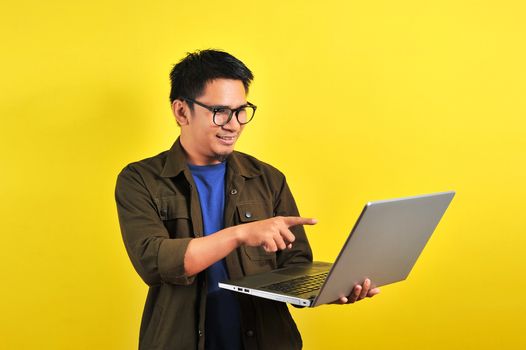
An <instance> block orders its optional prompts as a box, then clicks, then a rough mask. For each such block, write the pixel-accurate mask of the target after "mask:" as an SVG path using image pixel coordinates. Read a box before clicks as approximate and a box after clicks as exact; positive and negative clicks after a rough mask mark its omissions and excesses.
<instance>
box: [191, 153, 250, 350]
mask: <svg viewBox="0 0 526 350" xmlns="http://www.w3.org/2000/svg"><path fill="white" fill-rule="evenodd" d="M188 167H189V168H190V172H191V173H192V177H193V178H194V182H195V184H196V186H197V192H198V194H199V201H200V202H201V213H202V217H203V230H204V232H203V234H204V235H205V236H208V235H211V234H213V233H215V232H217V231H220V230H222V229H223V228H224V219H223V217H224V211H225V175H226V163H225V162H223V163H220V164H217V165H204V166H198V165H191V164H188ZM206 272H207V285H208V296H207V300H206V320H205V337H206V338H205V348H206V349H207V350H220V349H236V350H237V349H241V321H240V316H239V312H240V311H239V302H238V301H237V299H236V297H235V295H234V293H232V292H229V291H227V290H224V289H220V288H219V287H218V285H217V284H218V282H220V281H223V280H226V279H228V272H227V269H226V265H225V260H224V259H222V260H220V261H218V262H216V263H215V264H213V265H212V266H210V267H209V268H208V269H207V270H206Z"/></svg>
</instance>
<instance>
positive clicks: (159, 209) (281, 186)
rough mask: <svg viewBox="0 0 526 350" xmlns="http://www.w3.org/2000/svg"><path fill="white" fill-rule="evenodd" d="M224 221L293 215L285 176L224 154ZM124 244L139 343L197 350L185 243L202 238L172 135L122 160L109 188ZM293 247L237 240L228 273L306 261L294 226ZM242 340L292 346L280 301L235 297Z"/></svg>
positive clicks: (191, 188) (249, 345)
mask: <svg viewBox="0 0 526 350" xmlns="http://www.w3.org/2000/svg"><path fill="white" fill-rule="evenodd" d="M225 195H226V200H225V219H224V223H225V227H229V226H234V225H238V224H242V223H246V222H250V221H255V220H261V219H266V218H270V217H272V216H292V215H298V210H297V207H296V204H295V202H294V198H293V197H292V194H291V192H290V190H289V187H288V186H287V183H286V180H285V177H284V176H283V174H282V173H281V172H279V171H278V170H277V169H275V168H273V167H272V166H270V165H268V164H265V163H263V162H261V161H259V160H257V159H255V158H253V157H251V156H249V155H246V154H243V153H240V152H234V153H232V154H231V155H230V156H229V157H228V160H227V174H226V187H225ZM115 196H116V201H117V209H118V213H119V221H120V226H121V231H122V236H123V239H124V244H125V246H126V250H127V252H128V255H129V256H130V259H131V262H132V264H133V266H134V267H135V269H136V270H137V272H138V274H139V275H140V276H141V278H142V279H143V280H144V282H146V284H148V286H149V291H148V296H147V299H146V304H145V307H144V312H143V317H142V322H141V330H140V337H139V349H143V350H146V349H148V350H153V349H163V350H168V349H200V350H202V349H204V339H205V337H204V324H205V322H204V321H205V319H204V317H205V307H206V294H207V287H206V278H205V273H204V272H202V273H200V274H198V275H197V276H188V275H186V274H185V270H184V262H183V261H184V255H185V252H186V248H187V245H188V243H189V242H190V240H191V239H193V238H194V237H200V236H202V232H203V222H202V218H201V209H200V204H199V197H198V194H197V190H196V186H195V184H194V181H193V178H192V176H191V174H190V171H189V169H188V166H187V164H186V158H185V154H184V150H183V148H182V146H181V144H180V142H179V140H177V141H176V142H175V143H174V145H173V146H172V148H171V149H170V150H169V151H166V152H163V153H161V154H159V155H157V156H155V157H152V158H148V159H145V160H142V161H139V162H136V163H132V164H130V165H128V166H127V167H126V168H124V169H123V170H122V172H121V173H120V174H119V176H118V179H117V186H116V191H115ZM292 231H293V233H294V235H295V236H296V241H295V242H294V245H293V248H292V249H291V250H285V251H282V252H278V253H266V252H265V251H264V250H263V249H262V248H260V247H247V246H242V247H240V248H238V249H236V250H235V251H233V252H232V253H230V254H229V255H228V256H227V257H226V265H227V269H228V273H229V275H230V277H231V278H238V277H241V276H244V275H250V274H254V273H258V272H263V271H269V270H271V269H275V268H278V267H284V266H287V265H291V264H296V263H303V262H308V261H312V252H311V249H310V246H309V243H308V241H307V237H306V236H305V232H304V230H303V228H302V227H301V226H299V227H293V228H292ZM237 296H238V299H239V302H240V305H241V328H242V329H241V332H242V337H243V345H244V348H245V349H246V350H251V349H261V350H264V349H269V350H270V349H271V350H279V349H300V348H301V347H302V342H301V336H300V334H299V332H298V329H297V327H296V325H295V323H294V321H293V319H292V317H291V315H290V313H289V311H288V309H287V306H286V305H285V304H284V303H279V302H274V301H270V300H265V299H262V298H255V297H251V296H247V295H241V294H239V295H237Z"/></svg>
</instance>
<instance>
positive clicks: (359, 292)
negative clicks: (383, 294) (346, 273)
mask: <svg viewBox="0 0 526 350" xmlns="http://www.w3.org/2000/svg"><path fill="white" fill-rule="evenodd" d="M378 293H380V289H379V288H371V280H370V279H368V278H366V279H365V281H364V282H363V284H362V285H359V284H357V285H355V286H354V288H353V290H352V291H351V294H349V296H347V297H341V298H340V299H338V300H336V301H335V302H333V303H332V304H352V303H354V302H356V301H359V300H362V299H363V298H366V297H367V298H372V297H374V296H375V295H376V294H378Z"/></svg>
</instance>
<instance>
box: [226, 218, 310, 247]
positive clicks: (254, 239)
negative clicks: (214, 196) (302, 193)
mask: <svg viewBox="0 0 526 350" xmlns="http://www.w3.org/2000/svg"><path fill="white" fill-rule="evenodd" d="M316 222H317V221H316V219H308V218H302V217H298V216H276V217H273V218H270V219H266V220H261V221H255V222H251V223H248V224H243V225H238V226H236V228H237V237H238V243H239V245H247V246H251V247H257V246H262V247H263V248H264V249H265V251H267V252H269V253H270V252H275V251H277V250H278V249H280V250H283V249H285V248H289V249H290V248H292V242H294V240H295V239H296V238H295V237H294V235H293V234H292V232H291V231H290V230H289V228H290V227H292V226H296V225H314V224H316Z"/></svg>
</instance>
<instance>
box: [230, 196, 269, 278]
mask: <svg viewBox="0 0 526 350" xmlns="http://www.w3.org/2000/svg"><path fill="white" fill-rule="evenodd" d="M237 215H238V220H239V222H240V223H241V224H246V223H249V222H253V221H258V220H265V219H268V218H269V217H271V215H269V214H268V213H267V210H266V208H265V206H264V205H262V204H261V203H257V202H247V203H239V204H238V205H237ZM241 251H242V253H243V254H244V255H245V256H246V257H248V259H249V261H252V262H253V264H250V265H252V266H251V267H252V268H256V269H257V270H262V269H263V270H267V269H268V267H270V268H276V253H272V252H270V253H269V252H267V251H265V249H264V248H263V247H249V246H242V247H241ZM252 268H249V269H248V270H249V271H250V270H252Z"/></svg>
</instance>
